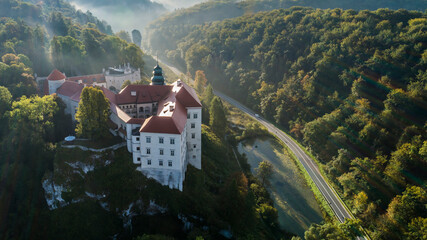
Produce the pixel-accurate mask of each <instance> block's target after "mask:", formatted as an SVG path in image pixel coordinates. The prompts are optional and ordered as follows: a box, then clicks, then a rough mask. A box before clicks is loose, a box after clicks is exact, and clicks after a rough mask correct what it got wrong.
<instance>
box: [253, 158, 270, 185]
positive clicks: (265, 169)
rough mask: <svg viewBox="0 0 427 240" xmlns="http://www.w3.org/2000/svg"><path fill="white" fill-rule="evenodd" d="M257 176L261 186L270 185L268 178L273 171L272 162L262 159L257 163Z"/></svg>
mask: <svg viewBox="0 0 427 240" xmlns="http://www.w3.org/2000/svg"><path fill="white" fill-rule="evenodd" d="M256 172H257V176H258V178H259V179H260V180H261V185H262V186H264V187H265V186H270V180H269V178H270V177H271V175H272V174H273V172H274V169H273V164H271V163H270V162H268V161H266V160H264V161H262V162H260V163H259V165H258V168H257V169H256Z"/></svg>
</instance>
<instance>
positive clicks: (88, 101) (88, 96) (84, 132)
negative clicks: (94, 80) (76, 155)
mask: <svg viewBox="0 0 427 240" xmlns="http://www.w3.org/2000/svg"><path fill="white" fill-rule="evenodd" d="M109 110H110V104H109V101H108V99H107V98H106V97H105V95H104V93H103V92H102V90H100V89H98V88H94V87H86V88H84V89H83V91H82V94H81V100H80V103H79V107H78V110H77V113H76V120H77V122H78V124H77V128H76V133H77V135H78V136H80V137H87V138H90V139H100V138H102V137H105V136H107V135H108V127H107V121H108V116H109Z"/></svg>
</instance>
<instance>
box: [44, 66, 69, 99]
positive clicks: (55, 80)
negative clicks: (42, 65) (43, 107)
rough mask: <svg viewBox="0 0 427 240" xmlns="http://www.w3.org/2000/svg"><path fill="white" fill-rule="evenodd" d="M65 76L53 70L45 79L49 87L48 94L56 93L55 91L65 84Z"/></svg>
mask: <svg viewBox="0 0 427 240" xmlns="http://www.w3.org/2000/svg"><path fill="white" fill-rule="evenodd" d="M65 78H66V77H65V75H64V74H63V73H61V72H60V71H58V70H57V69H55V70H53V71H52V73H50V75H49V76H48V77H47V81H48V85H49V94H52V93H56V90H57V89H58V88H59V87H61V85H62V84H63V83H64V82H65Z"/></svg>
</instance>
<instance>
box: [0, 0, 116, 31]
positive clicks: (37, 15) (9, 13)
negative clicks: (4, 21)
mask: <svg viewBox="0 0 427 240" xmlns="http://www.w3.org/2000/svg"><path fill="white" fill-rule="evenodd" d="M53 13H61V14H62V15H63V16H64V17H67V18H70V19H71V20H72V21H73V22H74V23H77V24H80V25H86V24H88V23H90V24H94V25H95V26H96V28H98V29H99V30H100V31H101V32H103V33H106V34H112V30H111V26H109V25H108V24H107V23H106V22H105V21H101V20H99V19H98V18H96V17H95V16H93V15H92V14H91V13H90V12H86V13H83V12H82V11H79V10H76V9H75V8H74V7H73V6H71V5H70V4H69V3H67V2H65V1H63V0H59V1H56V0H55V1H54V0H47V1H36V0H27V1H22V0H5V1H2V2H1V3H0V16H2V17H10V18H13V19H15V20H17V19H23V20H25V21H26V22H27V23H29V24H31V25H35V24H40V25H44V26H45V27H46V29H47V30H48V31H49V33H52V32H51V31H50V28H51V27H52V26H51V18H52V14H53Z"/></svg>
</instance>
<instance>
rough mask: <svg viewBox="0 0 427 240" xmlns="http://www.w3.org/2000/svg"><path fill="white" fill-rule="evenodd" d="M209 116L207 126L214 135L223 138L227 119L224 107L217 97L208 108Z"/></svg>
mask: <svg viewBox="0 0 427 240" xmlns="http://www.w3.org/2000/svg"><path fill="white" fill-rule="evenodd" d="M209 115H210V120H209V125H210V126H211V128H212V130H213V131H214V133H215V134H217V135H218V136H219V137H221V138H222V137H224V134H225V131H226V129H227V118H226V117H225V110H224V106H223V105H222V102H221V100H220V99H219V97H217V96H215V97H214V98H213V99H212V102H211V107H210V108H209Z"/></svg>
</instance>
